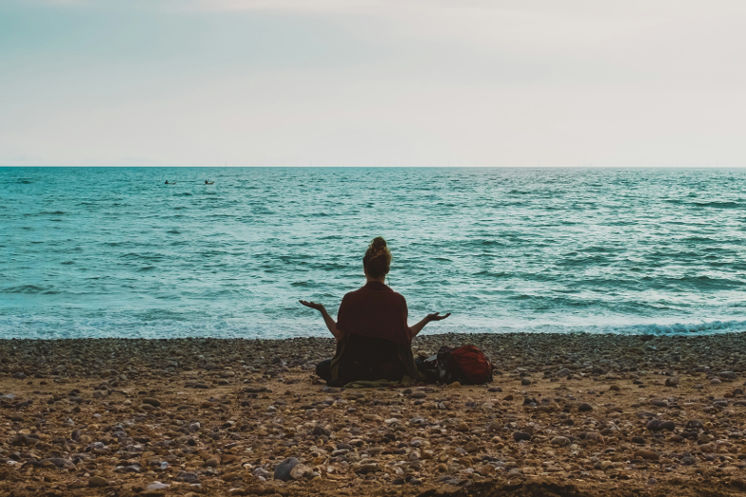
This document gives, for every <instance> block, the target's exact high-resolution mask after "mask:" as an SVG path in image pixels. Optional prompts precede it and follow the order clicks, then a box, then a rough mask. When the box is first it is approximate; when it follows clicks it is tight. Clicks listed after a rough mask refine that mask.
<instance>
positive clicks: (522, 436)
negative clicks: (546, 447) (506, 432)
mask: <svg viewBox="0 0 746 497" xmlns="http://www.w3.org/2000/svg"><path fill="white" fill-rule="evenodd" d="M513 440H515V441H516V442H520V441H521V440H531V434H530V433H527V432H525V431H516V432H513Z"/></svg>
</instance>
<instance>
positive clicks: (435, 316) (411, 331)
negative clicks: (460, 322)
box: [404, 301, 451, 340]
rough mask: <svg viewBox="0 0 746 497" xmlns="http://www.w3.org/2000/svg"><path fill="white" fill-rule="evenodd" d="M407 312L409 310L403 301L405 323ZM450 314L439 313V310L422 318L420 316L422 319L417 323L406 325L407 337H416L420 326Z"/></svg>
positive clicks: (420, 328)
mask: <svg viewBox="0 0 746 497" xmlns="http://www.w3.org/2000/svg"><path fill="white" fill-rule="evenodd" d="M408 313H409V311H408V309H407V303H406V301H404V322H405V323H406V322H407V315H408ZM450 315H451V313H450V312H448V313H446V314H441V313H439V312H433V313H431V314H428V315H427V316H425V317H424V318H422V320H421V321H419V322H418V323H417V324H415V325H413V326H408V327H407V329H408V330H409V339H410V340H411V339H413V338H414V337H416V336H417V334H418V333H419V332H420V331H422V328H424V327H425V325H426V324H427V323H429V322H431V321H440V320H442V319H445V318H447V317H448V316H450Z"/></svg>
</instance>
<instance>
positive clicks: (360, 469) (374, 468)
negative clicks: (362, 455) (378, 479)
mask: <svg viewBox="0 0 746 497" xmlns="http://www.w3.org/2000/svg"><path fill="white" fill-rule="evenodd" d="M378 471H381V468H380V467H379V466H378V464H376V463H373V462H369V463H364V464H358V465H357V466H356V467H355V473H357V474H360V475H366V474H368V473H377V472H378Z"/></svg>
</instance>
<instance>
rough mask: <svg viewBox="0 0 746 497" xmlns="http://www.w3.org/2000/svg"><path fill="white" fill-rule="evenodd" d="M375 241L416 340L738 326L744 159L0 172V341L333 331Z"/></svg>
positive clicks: (745, 231)
mask: <svg viewBox="0 0 746 497" xmlns="http://www.w3.org/2000/svg"><path fill="white" fill-rule="evenodd" d="M206 179H209V180H210V181H214V184H210V185H207V184H205V180H206ZM166 180H168V181H169V182H175V184H165V181H166ZM379 235H380V236H383V237H384V238H386V240H387V241H388V242H389V247H390V248H391V250H392V252H393V256H394V259H393V263H392V267H391V273H390V274H389V278H388V284H389V285H390V286H391V287H392V288H393V289H394V290H396V291H398V292H400V293H402V294H403V295H404V296H405V297H406V298H407V302H408V306H409V316H410V324H413V323H414V322H416V321H418V320H420V319H421V318H422V317H424V315H425V314H427V313H429V312H435V311H440V312H451V313H452V316H451V317H450V318H448V319H446V320H444V321H440V322H437V323H432V324H430V325H428V326H427V327H426V328H425V331H424V332H423V333H445V332H464V333H470V332H488V333H505V332H528V333H535V332H558V333H622V334H688V335H692V334H711V333H727V332H738V331H745V330H746V314H745V313H746V258H745V257H744V256H745V255H746V250H745V249H746V169H655V168H651V169H601V168H599V169H584V168H562V169H559V168H545V169H536V168H193V167H190V168H155V167H154V168H0V338H78V337H133V338H135V337H138V338H172V337H207V336H209V337H245V338H287V337H298V336H331V335H329V333H328V331H326V328H325V327H324V324H323V321H322V320H321V318H320V317H319V315H318V313H316V312H315V311H313V310H311V309H308V308H306V307H303V306H301V305H300V304H299V303H298V299H307V300H315V301H318V302H321V303H323V304H325V305H326V307H327V308H328V309H329V311H330V312H331V313H332V314H333V315H336V311H337V308H338V305H339V302H340V300H341V298H342V296H343V295H344V294H345V293H346V292H348V291H351V290H354V289H356V288H358V287H360V286H361V285H362V284H363V283H364V277H363V272H362V256H363V253H364V252H365V249H366V247H367V245H368V243H369V242H370V240H371V239H372V238H373V237H375V236H379Z"/></svg>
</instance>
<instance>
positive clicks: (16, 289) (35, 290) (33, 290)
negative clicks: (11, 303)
mask: <svg viewBox="0 0 746 497" xmlns="http://www.w3.org/2000/svg"><path fill="white" fill-rule="evenodd" d="M2 292H3V293H20V294H43V295H53V294H57V293H59V292H58V291H56V290H54V289H52V288H48V287H43V286H38V285H18V286H10V287H7V288H4V289H3V290H2Z"/></svg>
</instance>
